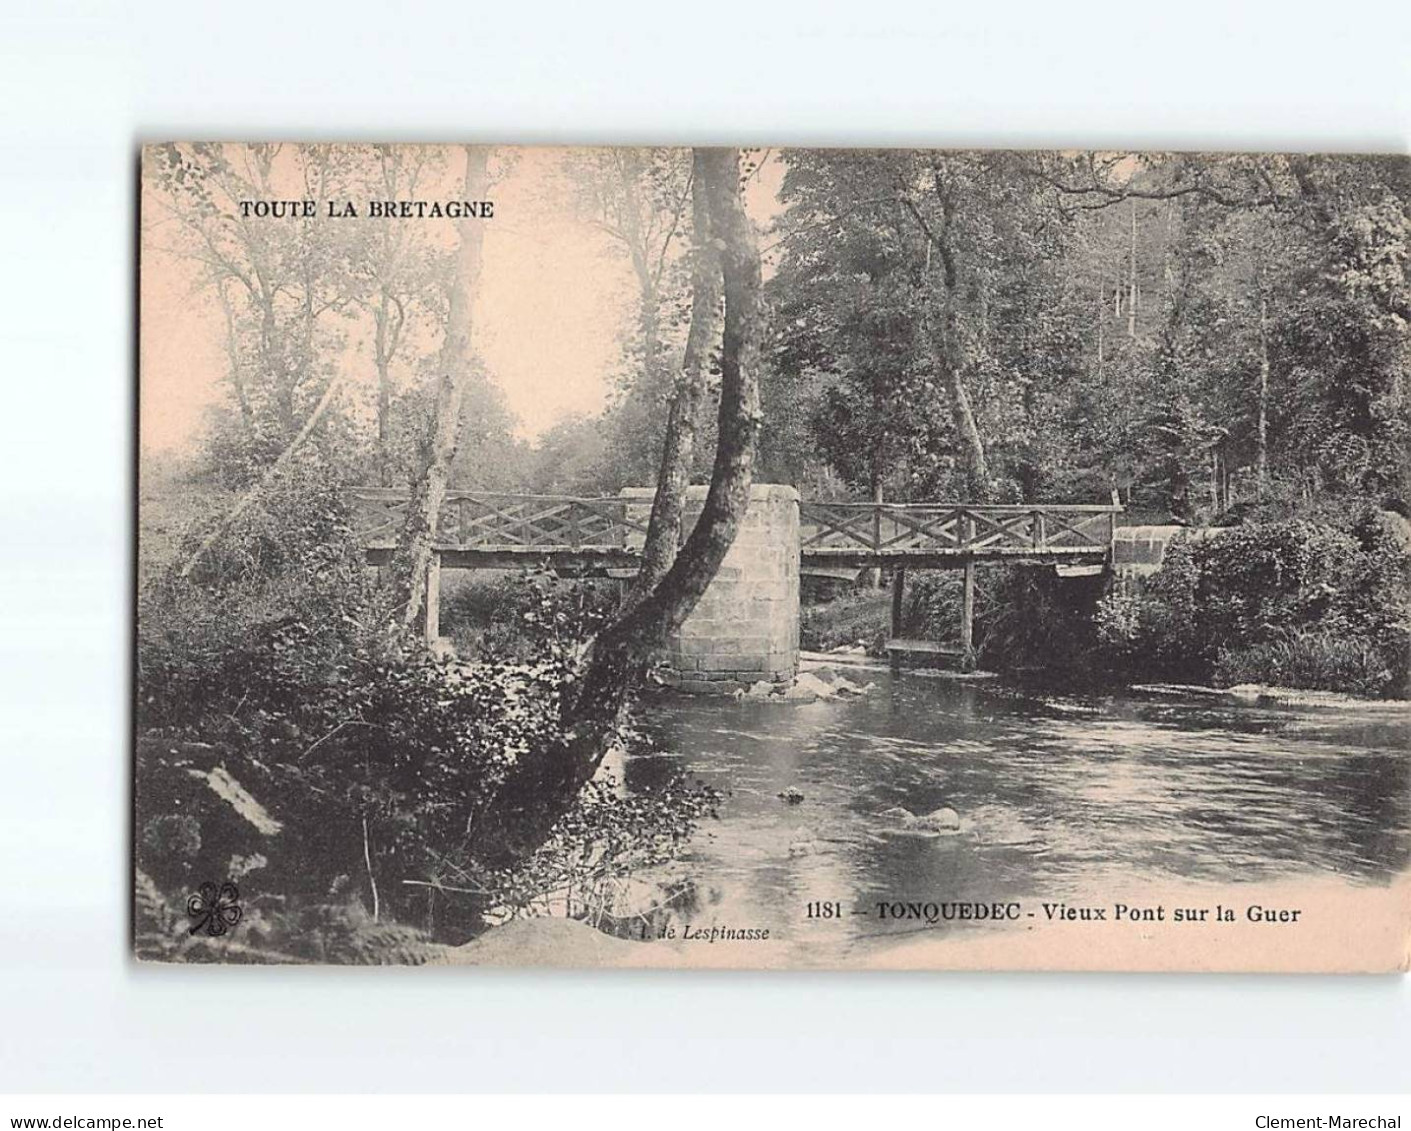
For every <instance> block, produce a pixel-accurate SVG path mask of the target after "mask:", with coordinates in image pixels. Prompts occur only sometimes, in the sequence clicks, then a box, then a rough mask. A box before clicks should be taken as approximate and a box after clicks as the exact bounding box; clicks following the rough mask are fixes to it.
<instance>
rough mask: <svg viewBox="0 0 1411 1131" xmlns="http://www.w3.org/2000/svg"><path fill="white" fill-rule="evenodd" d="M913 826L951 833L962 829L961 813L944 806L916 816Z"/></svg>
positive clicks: (929, 830)
mask: <svg viewBox="0 0 1411 1131" xmlns="http://www.w3.org/2000/svg"><path fill="white" fill-rule="evenodd" d="M911 826H912V827H913V828H917V829H925V830H926V831H927V832H937V833H950V832H957V831H958V830H959V829H960V814H959V813H957V812H956V811H955V810H954V809H950V808H947V807H945V806H942V807H941V808H939V809H935V810H933V811H932V812H930V813H927V814H926V815H925V816H923V817H914V818H912V821H911Z"/></svg>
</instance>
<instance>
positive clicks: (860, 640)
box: [799, 589, 892, 654]
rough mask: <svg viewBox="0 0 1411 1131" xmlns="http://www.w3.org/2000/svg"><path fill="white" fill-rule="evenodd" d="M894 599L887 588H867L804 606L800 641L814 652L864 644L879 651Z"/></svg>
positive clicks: (874, 650)
mask: <svg viewBox="0 0 1411 1131" xmlns="http://www.w3.org/2000/svg"><path fill="white" fill-rule="evenodd" d="M891 599H892V598H891V594H890V593H888V592H887V591H886V590H885V589H864V590H862V591H861V592H858V593H847V594H844V595H843V596H841V597H835V598H834V599H833V600H831V601H823V602H820V603H818V604H815V605H804V606H803V607H802V608H801V609H800V610H799V643H800V645H801V646H802V647H804V648H806V649H808V650H810V651H814V652H828V651H831V650H832V649H834V648H841V647H850V646H852V645H856V644H862V645H864V646H866V648H867V650H868V651H869V652H872V653H874V654H878V653H880V652H881V651H882V645H883V643H884V642H885V641H886V637H887V625H888V623H889V618H890V617H891Z"/></svg>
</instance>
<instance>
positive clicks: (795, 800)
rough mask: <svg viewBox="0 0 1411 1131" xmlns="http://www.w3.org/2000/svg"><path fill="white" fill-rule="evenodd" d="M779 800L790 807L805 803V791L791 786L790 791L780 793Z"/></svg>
mask: <svg viewBox="0 0 1411 1131" xmlns="http://www.w3.org/2000/svg"><path fill="white" fill-rule="evenodd" d="M779 800H780V801H787V802H788V803H789V804H790V805H797V804H799V803H800V802H801V801H803V790H801V789H799V787H798V786H795V785H791V786H789V788H788V789H783V790H780V791H779Z"/></svg>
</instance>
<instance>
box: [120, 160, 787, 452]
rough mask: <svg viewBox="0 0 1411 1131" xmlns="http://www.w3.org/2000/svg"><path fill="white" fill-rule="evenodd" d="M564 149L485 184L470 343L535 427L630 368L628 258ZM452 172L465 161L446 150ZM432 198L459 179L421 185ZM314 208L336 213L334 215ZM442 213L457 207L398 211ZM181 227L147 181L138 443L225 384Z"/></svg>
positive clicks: (207, 296)
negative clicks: (578, 185) (583, 195)
mask: <svg viewBox="0 0 1411 1131" xmlns="http://www.w3.org/2000/svg"><path fill="white" fill-rule="evenodd" d="M564 156H565V151H564V150H562V149H553V148H534V149H516V150H510V151H506V150H498V151H496V155H495V157H494V159H492V162H491V170H492V177H495V178H496V179H495V181H494V183H492V185H491V187H490V190H489V192H488V194H487V195H488V196H489V197H490V198H491V199H493V200H494V207H495V211H494V218H493V219H491V220H489V221H486V222H485V243H484V264H483V269H482V275H481V280H480V287H479V291H478V293H477V296H476V301H475V309H474V336H473V344H474V348H475V350H476V352H477V354H478V355H479V356H480V357H481V359H482V360H483V361H484V363H485V365H486V368H487V370H488V372H489V373H490V376H491V378H492V379H493V380H494V381H495V382H496V383H497V384H498V385H499V386H500V388H501V389H502V391H503V393H504V395H505V400H506V402H507V404H508V407H509V409H510V411H511V412H512V413H513V415H514V416H515V418H516V421H517V431H518V434H519V435H521V436H523V437H525V438H530V439H532V438H534V437H536V436H538V435H540V434H542V433H543V432H544V431H545V430H547V429H548V428H550V427H552V426H553V425H554V424H555V423H557V422H559V421H560V420H562V419H564V418H565V417H567V416H570V415H573V414H585V415H591V414H594V413H597V412H599V411H601V409H602V408H603V407H604V406H605V404H606V402H607V398H608V395H609V393H610V391H611V380H612V376H613V375H614V373H616V372H617V371H618V369H619V368H620V361H621V346H620V340H621V334H622V331H623V329H624V327H625V325H626V324H627V323H628V322H630V320H631V318H632V317H633V311H634V306H635V284H634V282H633V278H632V274H631V268H630V264H629V263H628V261H627V260H626V258H625V256H623V255H622V254H621V253H620V252H618V251H617V250H616V249H615V247H614V246H613V243H612V241H611V239H610V238H609V237H607V236H605V235H604V234H603V233H601V232H600V231H598V230H597V229H595V228H594V227H592V226H591V225H590V224H589V223H587V222H586V221H585V220H584V219H582V218H581V217H580V216H579V215H578V214H577V212H576V210H575V208H574V207H573V203H572V200H571V196H570V186H569V184H568V182H567V181H566V179H565V178H564V176H563V174H562V166H563V161H564ZM448 168H449V169H450V171H451V174H452V176H454V175H455V174H457V173H458V172H459V170H460V168H461V165H460V157H459V152H458V151H455V152H452V153H451V154H450V157H449V162H448ZM782 177H783V163H782V161H781V160H780V159H779V158H778V156H777V153H771V154H769V156H768V159H767V160H766V161H765V163H764V166H763V168H762V169H761V170H760V172H759V174H758V175H757V176H756V177H754V178H753V179H752V180H751V182H750V184H749V186H748V188H747V191H746V205H747V208H748V209H749V211H750V213H751V215H752V217H753V218H754V219H755V221H756V223H757V224H758V225H759V226H760V227H765V226H767V225H768V224H769V223H770V222H771V221H772V219H773V218H774V216H775V215H776V214H777V212H778V208H779V205H778V200H777V193H778V188H779V184H780V182H781V180H782ZM418 195H421V196H426V197H428V198H429V199H435V198H437V197H444V196H453V197H458V196H459V195H460V194H459V193H457V192H447V193H439V192H438V193H431V192H427V193H420V194H418ZM313 222H323V223H338V222H339V221H337V220H327V219H323V220H316V221H313ZM398 222H401V223H408V222H410V223H425V224H430V225H438V224H439V225H441V226H442V227H443V228H444V229H445V231H446V232H447V238H450V236H449V234H450V231H451V224H450V222H449V221H433V220H424V221H398ZM178 243H179V241H178V240H177V239H176V238H175V237H174V234H173V232H172V231H171V226H170V224H169V223H165V222H164V220H163V213H162V210H161V208H160V206H159V204H158V202H157V201H156V200H154V199H153V194H152V192H151V190H150V186H148V187H147V188H146V189H145V190H144V207H143V246H142V259H141V270H140V297H141V314H140V321H141V335H140V347H139V349H140V365H141V430H142V446H143V448H144V449H145V450H147V451H151V452H161V451H180V450H182V449H184V448H186V447H188V446H189V445H190V444H191V443H192V442H193V441H194V440H195V439H196V438H197V437H198V436H199V434H200V432H201V430H202V429H203V427H204V424H205V419H206V413H207V411H208V409H209V408H210V407H211V406H212V405H214V404H217V403H219V402H220V401H221V399H222V398H224V397H226V396H227V395H228V393H227V391H226V388H225V382H224V377H225V374H226V371H227V360H226V353H225V324H224V318H223V315H222V312H221V310H220V307H219V305H218V303H217V302H216V300H215V297H214V295H213V294H212V293H211V292H210V290H209V288H208V287H207V286H206V285H204V284H203V283H202V278H201V267H200V265H199V264H197V263H195V262H193V261H192V260H190V259H189V258H188V257H186V256H183V255H181V254H178V253H176V250H175V247H176V245H177V244H178ZM365 337H366V336H365V335H364V334H362V333H360V332H358V331H350V333H349V335H348V341H347V345H346V348H345V351H344V357H343V362H344V364H346V365H348V366H349V367H350V368H351V372H350V376H351V377H352V378H353V379H354V380H355V381H363V382H367V383H369V384H370V383H371V382H372V381H373V380H374V370H373V364H372V356H371V351H370V343H369V342H368V341H366V340H365Z"/></svg>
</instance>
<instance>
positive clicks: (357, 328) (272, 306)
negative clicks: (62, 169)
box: [132, 143, 1411, 972]
mask: <svg viewBox="0 0 1411 1131" xmlns="http://www.w3.org/2000/svg"><path fill="white" fill-rule="evenodd" d="M139 244H140V247H139V251H140V263H139V298H140V374H139V383H140V388H139V393H140V433H141V434H140V443H139V459H140V469H139V483H138V494H139V506H138V532H137V534H138V577H137V596H136V602H137V626H136V686H135V689H134V692H135V698H136V708H135V735H134V748H133V757H134V760H135V761H134V798H133V804H134V810H135V816H134V821H133V835H134V843H133V845H132V855H133V882H134V911H133V946H134V949H135V952H136V954H137V956H138V957H139V958H141V959H143V960H148V961H157V962H202V963H210V962H216V963H435V964H464V965H487V964H489V965H556V966H625V967H632V966H651V967H667V968H671V967H681V968H701V967H721V968H755V969H936V970H941V969H1062V970H1074V969H1083V970H1200V971H1205V970H1240V971H1365V972H1391V971H1398V970H1405V969H1406V968H1407V964H1408V957H1411V708H1408V699H1407V696H1408V689H1409V688H1411V521H1409V520H1408V516H1411V401H1409V400H1408V397H1411V387H1408V386H1409V385H1411V161H1408V159H1407V158H1405V157H1400V156H1354V155H1335V156H1323V155H1308V154H1270V155H1256V154H1184V153H1106V152H1081V151H1064V152H1006V151H951V150H899V149H898V150H866V149H724V148H717V149H696V150H692V149H687V148H632V149H628V148H593V149H590V148H562V149H553V148H514V147H481V146H474V145H470V146H466V145H447V146H430V145H375V144H309V145H296V144H288V143H281V144H248V145H247V144H226V143H221V144H204V143H170V144H157V145H150V146H148V147H146V148H145V149H144V150H143V152H142V188H141V209H140V238H139Z"/></svg>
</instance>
